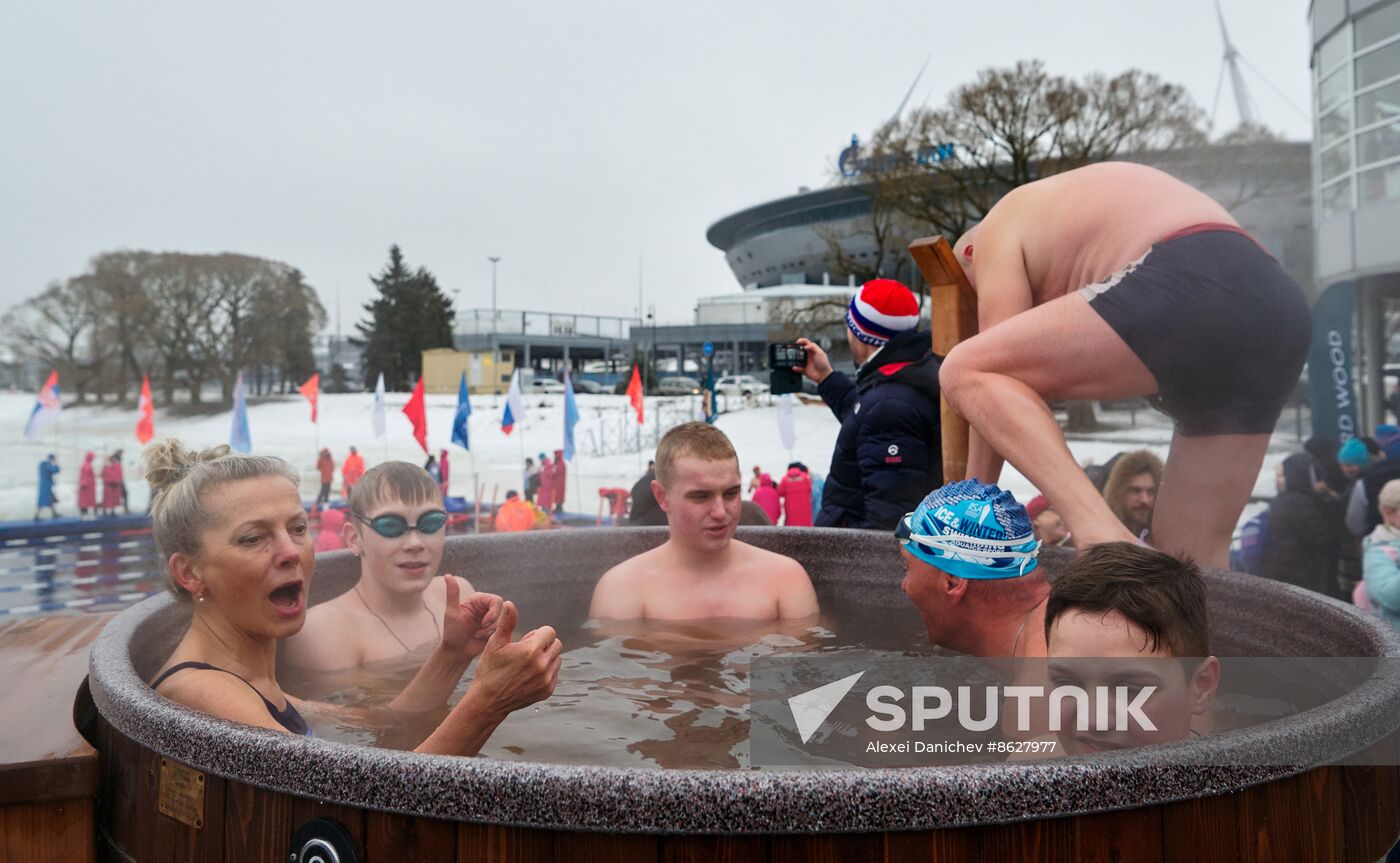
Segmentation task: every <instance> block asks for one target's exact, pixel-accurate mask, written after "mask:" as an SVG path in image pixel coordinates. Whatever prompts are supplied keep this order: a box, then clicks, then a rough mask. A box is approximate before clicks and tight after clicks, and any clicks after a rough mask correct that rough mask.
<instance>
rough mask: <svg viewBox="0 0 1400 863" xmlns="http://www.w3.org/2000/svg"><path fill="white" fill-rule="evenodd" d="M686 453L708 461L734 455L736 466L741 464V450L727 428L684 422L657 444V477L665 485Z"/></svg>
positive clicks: (724, 458) (672, 476) (720, 459)
mask: <svg viewBox="0 0 1400 863" xmlns="http://www.w3.org/2000/svg"><path fill="white" fill-rule="evenodd" d="M684 455H689V456H694V457H696V458H699V459H704V460H705V461H727V460H729V459H733V460H734V466H735V467H736V468H737V467H738V466H739V454H738V453H736V452H735V451H734V444H732V443H730V442H729V438H728V437H727V436H726V435H725V433H724V432H722V431H720V430H719V429H717V428H715V427H714V426H712V425H710V424H709V423H702V422H691V423H681V424H680V425H678V426H676V427H675V428H673V429H671V430H670V431H668V432H666V434H665V435H663V436H662V438H661V443H659V444H657V445H656V479H657V481H658V482H660V483H661V485H662V486H665V485H667V484H669V483H670V482H671V480H672V479H674V473H673V471H674V470H675V467H676V460H677V459H679V458H680V457H681V456H684Z"/></svg>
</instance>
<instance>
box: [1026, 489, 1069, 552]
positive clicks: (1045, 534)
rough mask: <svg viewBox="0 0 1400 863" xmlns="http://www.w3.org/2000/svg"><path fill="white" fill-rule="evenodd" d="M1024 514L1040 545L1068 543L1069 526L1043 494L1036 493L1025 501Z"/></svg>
mask: <svg viewBox="0 0 1400 863" xmlns="http://www.w3.org/2000/svg"><path fill="white" fill-rule="evenodd" d="M1026 515H1027V516H1028V517H1029V518H1030V520H1031V527H1032V528H1033V529H1034V530H1035V538H1036V539H1038V540H1040V544H1041V546H1042V547H1044V546H1047V545H1070V536H1069V528H1068V527H1067V526H1066V525H1065V520H1064V519H1062V518H1060V514H1059V513H1058V512H1055V510H1054V509H1052V508H1051V507H1050V500H1049V499H1048V498H1047V497H1046V496H1045V495H1043V494H1038V495H1036V496H1035V497H1033V498H1031V499H1030V500H1029V501H1027V502H1026Z"/></svg>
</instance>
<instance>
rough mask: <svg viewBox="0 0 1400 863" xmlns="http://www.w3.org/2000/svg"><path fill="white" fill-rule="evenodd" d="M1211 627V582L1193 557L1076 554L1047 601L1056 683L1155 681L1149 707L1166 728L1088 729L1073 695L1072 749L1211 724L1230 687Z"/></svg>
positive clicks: (1177, 736) (1089, 749)
mask: <svg viewBox="0 0 1400 863" xmlns="http://www.w3.org/2000/svg"><path fill="white" fill-rule="evenodd" d="M1209 623H1210V621H1209V616H1208V614H1207V612H1206V587H1205V582H1204V581H1203V580H1202V578H1201V573H1200V570H1199V569H1197V567H1196V565H1195V564H1193V563H1191V562H1189V561H1182V560H1179V559H1178V558H1175V557H1172V556H1171V555H1169V554H1164V553H1163V552H1160V551H1156V550H1154V549H1151V548H1147V547H1144V546H1142V545H1138V544H1135V543H1131V542H1109V543H1101V544H1098V545H1093V546H1090V547H1089V548H1088V549H1086V550H1085V551H1084V552H1083V553H1081V554H1080V555H1079V556H1078V557H1076V558H1075V559H1074V561H1073V562H1071V563H1070V564H1069V566H1068V567H1066V568H1065V570H1064V571H1063V572H1062V573H1061V574H1060V576H1059V577H1058V578H1057V579H1056V580H1055V583H1054V584H1053V585H1052V586H1051V588H1050V596H1049V599H1048V600H1047V602H1046V605H1045V625H1044V636H1045V643H1046V646H1047V649H1048V654H1049V657H1050V663H1049V669H1048V672H1049V678H1050V683H1051V684H1052V685H1054V686H1060V685H1070V686H1078V687H1081V688H1083V689H1085V690H1086V691H1089V692H1093V691H1095V690H1096V688H1097V687H1099V686H1107V687H1109V688H1110V690H1111V691H1112V690H1116V689H1117V688H1118V687H1127V688H1128V690H1129V691H1130V692H1137V691H1139V690H1141V689H1143V688H1145V687H1148V686H1151V687H1155V688H1154V689H1153V691H1152V692H1151V693H1150V694H1149V695H1148V696H1147V697H1146V699H1145V701H1144V702H1143V704H1142V712H1143V713H1144V714H1145V715H1146V716H1147V717H1148V718H1149V719H1150V720H1151V721H1152V724H1153V725H1154V726H1156V730H1147V729H1145V728H1144V727H1141V726H1139V725H1136V724H1135V723H1128V724H1127V725H1126V727H1125V728H1121V729H1114V730H1105V731H1098V730H1084V731H1081V730H1078V729H1077V727H1076V726H1077V724H1078V723H1077V722H1076V719H1077V716H1076V714H1075V713H1074V710H1075V709H1076V708H1075V702H1074V699H1072V698H1071V699H1065V700H1064V701H1063V702H1062V704H1063V705H1064V708H1065V709H1066V712H1065V713H1063V714H1062V726H1061V727H1062V729H1063V730H1062V731H1061V732H1060V733H1059V735H1058V736H1059V740H1060V743H1061V744H1062V746H1063V747H1064V749H1065V753H1064V754H1069V755H1083V754H1088V753H1093V752H1103V751H1106V750H1111V749H1123V748H1126V747H1131V746H1146V745H1149V744H1153V743H1164V742H1167V741H1171V740H1184V739H1185V738H1187V737H1189V736H1190V735H1191V733H1192V730H1193V727H1195V728H1196V729H1197V730H1204V729H1206V728H1208V726H1209V721H1208V720H1209V710H1210V703H1211V700H1212V699H1213V698H1214V696H1215V691H1216V689H1217V687H1218V686H1219V685H1220V660H1218V659H1216V658H1215V657H1214V656H1212V655H1211V652H1210V629H1209ZM1090 725H1091V727H1092V723H1090Z"/></svg>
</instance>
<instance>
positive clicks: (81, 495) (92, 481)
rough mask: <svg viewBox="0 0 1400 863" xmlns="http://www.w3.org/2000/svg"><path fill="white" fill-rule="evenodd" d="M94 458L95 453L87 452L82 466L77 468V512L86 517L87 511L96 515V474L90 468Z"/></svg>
mask: <svg viewBox="0 0 1400 863" xmlns="http://www.w3.org/2000/svg"><path fill="white" fill-rule="evenodd" d="M96 457H97V455H96V453H94V452H92V451H91V450H89V451H88V453H87V455H85V456H83V466H82V467H80V468H78V511H79V512H80V513H81V514H82V515H87V514H88V510H92V514H93V515H97V473H96V471H94V470H93V467H92V460H93V459H94V458H96Z"/></svg>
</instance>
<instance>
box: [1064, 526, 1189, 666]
mask: <svg viewBox="0 0 1400 863" xmlns="http://www.w3.org/2000/svg"><path fill="white" fill-rule="evenodd" d="M1073 611H1084V612H1101V613H1104V614H1107V613H1108V612H1110V611H1116V612H1118V613H1119V614H1121V615H1123V616H1124V617H1126V618H1127V619H1128V620H1129V621H1130V622H1131V623H1132V624H1133V625H1134V626H1136V627H1138V628H1139V629H1141V630H1142V631H1143V632H1145V633H1146V634H1147V639H1148V646H1149V647H1150V648H1151V649H1152V651H1153V652H1156V651H1158V650H1162V649H1165V650H1166V651H1167V652H1168V653H1170V654H1171V655H1173V656H1177V657H1182V658H1197V657H1206V656H1209V655H1210V629H1209V620H1208V616H1207V613H1206V585H1205V581H1204V580H1203V579H1202V578H1201V571H1200V569H1199V568H1197V566H1196V564H1194V563H1192V562H1191V561H1190V560H1181V559H1178V558H1175V557H1173V556H1171V555H1170V554H1166V553H1165V552H1161V551H1157V550H1156V549H1152V548H1148V547H1146V546H1142V545H1138V544H1137V543H1133V542H1105V543H1099V544H1097V545H1091V546H1089V547H1088V548H1086V549H1084V550H1083V551H1082V552H1080V553H1079V555H1078V556H1077V557H1076V558H1075V559H1074V560H1073V561H1072V562H1071V563H1070V564H1069V565H1068V566H1066V567H1065V569H1064V571H1063V572H1062V573H1060V576H1059V578H1057V579H1055V581H1054V583H1053V584H1051V585H1050V598H1049V600H1048V601H1047V602H1046V604H1045V639H1046V641H1047V642H1049V640H1050V628H1051V627H1053V626H1054V625H1055V621H1056V620H1058V619H1059V618H1060V617H1062V616H1063V615H1066V614H1069V613H1070V612H1073Z"/></svg>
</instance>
